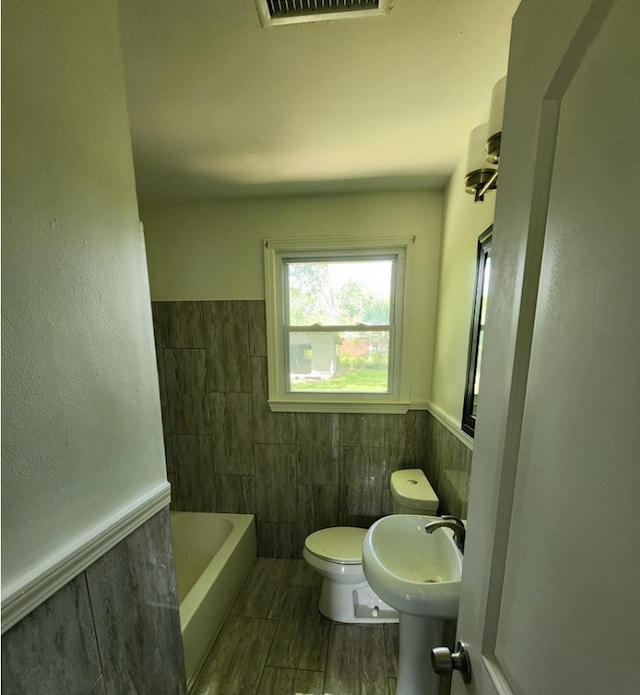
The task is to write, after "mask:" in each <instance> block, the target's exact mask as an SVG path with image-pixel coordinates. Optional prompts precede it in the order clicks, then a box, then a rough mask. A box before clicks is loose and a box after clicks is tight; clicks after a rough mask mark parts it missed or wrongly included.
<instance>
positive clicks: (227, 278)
mask: <svg viewBox="0 0 640 695" xmlns="http://www.w3.org/2000/svg"><path fill="white" fill-rule="evenodd" d="M142 218H143V221H144V225H145V236H146V239H147V257H148V263H149V277H150V282H151V295H152V299H154V300H162V301H169V300H175V301H182V300H219V299H264V269H263V252H262V240H263V239H264V238H266V237H296V236H299V237H309V236H323V235H324V236H335V235H339V234H345V235H356V236H363V235H371V236H390V235H394V234H397V235H399V236H406V235H415V237H416V266H415V282H414V287H415V298H414V303H415V308H416V315H415V317H414V326H413V328H414V345H413V356H414V359H413V371H412V395H411V399H412V402H413V403H414V404H415V405H424V404H425V403H426V401H427V399H428V394H429V390H430V377H431V364H432V360H433V341H434V327H435V312H436V294H437V281H438V264H439V256H440V231H441V224H442V194H441V193H440V192H434V191H406V192H387V193H367V194H353V195H333V196H309V197H290V198H243V199H232V200H219V201H216V202H210V203H202V204H182V205H166V206H158V207H152V208H146V209H144V210H143V212H142Z"/></svg>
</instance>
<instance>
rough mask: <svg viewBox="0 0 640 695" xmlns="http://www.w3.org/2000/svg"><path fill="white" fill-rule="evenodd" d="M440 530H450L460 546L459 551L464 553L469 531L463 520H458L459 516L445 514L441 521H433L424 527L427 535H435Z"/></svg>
mask: <svg viewBox="0 0 640 695" xmlns="http://www.w3.org/2000/svg"><path fill="white" fill-rule="evenodd" d="M438 528H450V529H451V530H452V531H453V540H454V541H455V544H456V545H457V546H458V550H459V551H460V552H461V553H464V539H465V536H466V535H467V531H466V529H465V527H464V524H463V523H462V520H461V519H458V517H457V516H451V515H450V514H443V515H442V519H441V520H439V521H432V522H431V523H429V524H427V525H426V526H425V527H424V530H425V531H426V532H427V533H433V532H434V531H435V530H436V529H438Z"/></svg>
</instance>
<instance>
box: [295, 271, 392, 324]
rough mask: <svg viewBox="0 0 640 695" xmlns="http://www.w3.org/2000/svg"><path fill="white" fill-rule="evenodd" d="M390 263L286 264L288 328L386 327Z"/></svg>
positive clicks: (389, 289) (388, 320)
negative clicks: (360, 325)
mask: <svg viewBox="0 0 640 695" xmlns="http://www.w3.org/2000/svg"><path fill="white" fill-rule="evenodd" d="M393 263H394V261H393V260H391V259H386V260H357V261H354V260H349V261H289V262H287V263H286V266H285V268H286V271H287V282H288V318H289V325H290V326H312V325H314V324H318V325H321V326H354V325H357V324H360V323H364V324H368V325H378V326H380V325H382V326H385V325H389V324H390V323H391V278H392V271H393Z"/></svg>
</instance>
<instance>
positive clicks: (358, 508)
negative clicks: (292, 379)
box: [153, 300, 429, 558]
mask: <svg viewBox="0 0 640 695" xmlns="http://www.w3.org/2000/svg"><path fill="white" fill-rule="evenodd" d="M153 317H154V327H155V337H156V347H157V357H158V372H159V379H160V392H161V399H162V410H163V423H164V431H165V447H166V454H167V469H168V476H169V480H170V482H171V483H172V488H173V501H172V506H173V508H175V509H178V510H185V511H212V512H213V511H220V512H238V513H252V514H255V515H256V519H257V529H258V554H259V555H260V556H262V557H280V558H295V557H299V556H300V555H301V552H302V547H303V545H304V539H305V537H306V536H307V535H308V534H309V533H311V532H312V531H315V530H317V529H320V528H325V527H327V526H335V525H337V524H350V525H356V526H369V525H370V524H371V523H372V522H373V521H374V520H376V519H377V518H379V517H380V516H382V515H384V514H388V513H390V512H391V496H390V494H389V478H390V475H391V472H392V471H394V470H397V469H399V468H413V467H422V468H425V467H426V465H427V462H426V459H427V444H428V436H427V435H428V432H427V428H428V424H429V416H428V414H427V412H426V411H417V410H416V411H409V412H408V413H407V414H406V415H360V414H340V415H338V414H320V413H272V412H271V410H270V409H269V406H268V404H267V394H268V390H267V358H266V332H265V306H264V301H261V300H255V301H253V300H251V301H246V300H237V301H210V302H209V301H204V302H154V303H153Z"/></svg>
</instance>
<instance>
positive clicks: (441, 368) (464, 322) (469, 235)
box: [430, 162, 496, 426]
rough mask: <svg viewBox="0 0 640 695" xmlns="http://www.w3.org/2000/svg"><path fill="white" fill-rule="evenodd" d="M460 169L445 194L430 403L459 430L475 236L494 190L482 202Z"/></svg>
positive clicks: (485, 221) (488, 217) (489, 211)
mask: <svg viewBox="0 0 640 695" xmlns="http://www.w3.org/2000/svg"><path fill="white" fill-rule="evenodd" d="M464 165H465V162H461V163H460V165H459V166H458V167H457V168H456V170H455V172H454V173H453V176H452V177H451V180H450V182H449V185H448V186H447V190H446V192H445V204H444V222H443V235H442V254H441V261H440V285H439V290H438V314H437V321H436V345H435V351H434V360H433V374H432V386H431V399H430V403H431V405H432V406H434V407H435V408H436V409H437V410H438V411H439V412H440V414H442V415H444V416H445V417H446V418H447V419H448V420H449V421H450V422H451V423H452V424H455V425H457V426H460V423H461V421H462V404H463V400H464V390H465V381H466V371H467V354H468V349H469V329H470V325H471V313H472V310H473V290H474V283H475V269H476V250H477V243H478V236H479V235H480V234H481V233H482V232H483V231H484V230H485V229H486V228H487V227H488V226H489V225H490V224H491V223H492V222H493V214H494V209H495V197H496V193H495V192H493V191H492V192H490V193H487V194H486V196H485V199H484V202H482V203H474V202H473V196H472V195H469V194H468V193H466V192H465V190H464V175H465V171H464Z"/></svg>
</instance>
